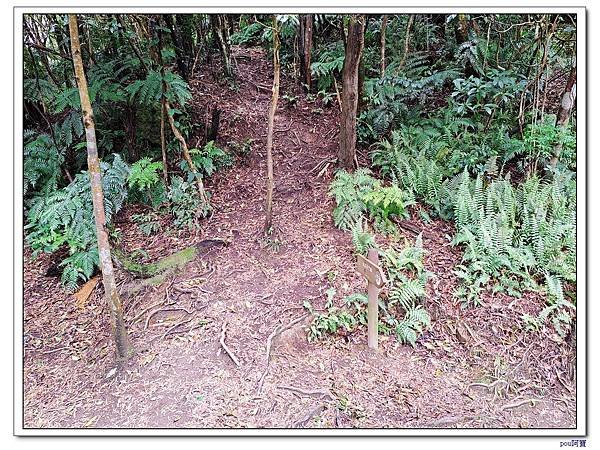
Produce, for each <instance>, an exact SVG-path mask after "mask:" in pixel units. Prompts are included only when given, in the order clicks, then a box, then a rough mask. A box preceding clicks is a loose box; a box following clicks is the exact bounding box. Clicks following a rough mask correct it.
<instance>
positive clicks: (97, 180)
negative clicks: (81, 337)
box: [69, 14, 133, 360]
mask: <svg viewBox="0 0 600 450" xmlns="http://www.w3.org/2000/svg"><path fill="white" fill-rule="evenodd" d="M69 31H70V35H71V53H72V55H73V66H74V68H75V79H76V80H77V86H78V88H79V97H80V99H81V110H82V113H83V125H84V126H85V137H86V142H87V154H88V170H89V174H90V183H91V187H92V203H93V206H94V219H95V222H96V236H97V238H98V255H99V257H100V269H101V270H102V281H103V284H104V292H105V295H106V301H107V303H108V306H109V310H110V323H111V329H112V334H113V337H114V339H115V344H116V348H117V356H118V358H119V359H121V360H123V359H127V358H128V357H129V356H131V355H132V354H133V347H132V346H131V342H130V340H129V336H128V335H127V330H126V329H125V321H124V320H123V305H122V304H121V298H120V297H119V292H118V291H117V283H116V282H115V274H114V270H113V263H112V259H111V252H110V244H109V241H108V233H107V231H106V214H105V211H104V193H103V191H102V176H101V174H100V160H99V159H98V147H97V145H96V130H95V126H94V112H93V110H92V105H91V103H90V96H89V93H88V86H87V80H86V78H85V73H84V71H83V61H82V59H81V46H80V43H79V30H78V29H77V17H76V16H75V15H74V14H69Z"/></svg>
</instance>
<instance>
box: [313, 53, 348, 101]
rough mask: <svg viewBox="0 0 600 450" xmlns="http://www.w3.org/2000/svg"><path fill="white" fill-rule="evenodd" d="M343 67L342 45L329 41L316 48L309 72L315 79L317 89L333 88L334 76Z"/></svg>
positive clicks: (327, 89) (326, 89)
mask: <svg viewBox="0 0 600 450" xmlns="http://www.w3.org/2000/svg"><path fill="white" fill-rule="evenodd" d="M343 67H344V47H343V44H342V43H341V42H334V43H330V44H327V45H325V46H324V47H323V48H320V49H318V50H317V52H316V55H315V56H314V60H313V62H312V63H311V65H310V71H311V74H312V76H313V77H315V78H316V79H317V89H318V90H319V91H329V90H331V89H333V87H334V86H333V85H334V77H335V76H336V75H338V74H340V73H341V72H342V68H343Z"/></svg>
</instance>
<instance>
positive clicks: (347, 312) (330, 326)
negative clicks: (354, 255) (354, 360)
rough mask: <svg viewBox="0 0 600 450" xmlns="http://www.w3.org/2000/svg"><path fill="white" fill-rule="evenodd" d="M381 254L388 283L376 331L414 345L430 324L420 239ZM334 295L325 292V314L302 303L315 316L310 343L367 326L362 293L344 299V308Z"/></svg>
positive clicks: (365, 306)
mask: <svg viewBox="0 0 600 450" xmlns="http://www.w3.org/2000/svg"><path fill="white" fill-rule="evenodd" d="M380 253H381V255H382V256H383V267H384V270H385V271H386V273H387V279H388V284H387V293H384V294H383V295H382V297H381V298H380V302H379V310H380V311H379V312H380V315H379V317H380V320H379V324H378V328H379V331H380V332H381V333H384V334H387V335H389V334H392V333H394V334H395V335H396V337H397V338H398V340H399V341H400V342H402V343H408V344H411V345H413V346H414V345H415V343H416V341H417V339H418V337H419V335H421V334H422V333H423V332H424V331H425V330H426V329H427V328H428V327H429V326H430V323H431V319H430V317H429V314H428V313H427V311H426V310H425V309H424V308H423V305H422V299H423V297H424V295H425V285H426V283H427V280H428V278H429V277H430V276H431V274H430V273H428V272H427V271H426V270H425V268H424V266H423V256H424V249H423V243H422V239H421V236H420V235H419V236H418V237H417V239H416V241H415V244H414V245H408V243H406V245H405V246H404V247H403V248H401V249H397V248H394V247H391V248H389V249H387V250H386V251H380ZM334 296H335V291H334V290H330V291H328V299H327V302H326V304H325V308H326V312H324V313H316V312H315V311H314V309H313V308H312V305H310V303H308V302H305V307H307V309H309V311H311V312H312V313H313V316H314V318H313V321H312V322H311V324H310V325H309V328H308V340H309V341H315V340H318V339H323V338H325V337H326V336H327V335H329V334H336V333H339V332H340V331H343V332H344V333H351V332H354V331H355V330H356V329H357V328H358V327H360V326H363V325H366V324H367V305H368V299H367V296H366V295H365V294H362V293H356V294H352V295H350V296H347V297H345V298H344V306H343V307H336V306H334V303H333V299H334Z"/></svg>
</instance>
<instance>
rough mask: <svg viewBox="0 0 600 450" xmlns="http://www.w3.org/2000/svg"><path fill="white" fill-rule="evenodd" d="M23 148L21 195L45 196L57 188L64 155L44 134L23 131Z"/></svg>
mask: <svg viewBox="0 0 600 450" xmlns="http://www.w3.org/2000/svg"><path fill="white" fill-rule="evenodd" d="M24 140H25V145H24V147H23V194H24V196H25V197H27V196H28V194H30V193H32V192H35V193H37V194H38V195H47V194H49V193H51V192H53V191H55V190H56V189H57V188H58V185H59V182H60V179H61V165H62V164H63V162H64V154H63V153H62V152H61V151H60V150H59V149H58V148H56V146H55V145H54V142H53V141H52V138H51V137H50V136H49V135H48V134H45V133H41V134H37V133H35V132H33V131H25V133H24Z"/></svg>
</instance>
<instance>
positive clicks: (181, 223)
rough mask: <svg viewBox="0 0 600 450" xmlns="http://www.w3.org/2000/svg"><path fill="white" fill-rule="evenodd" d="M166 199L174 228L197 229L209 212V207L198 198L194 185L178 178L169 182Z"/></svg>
mask: <svg viewBox="0 0 600 450" xmlns="http://www.w3.org/2000/svg"><path fill="white" fill-rule="evenodd" d="M167 198H168V200H169V205H170V211H171V215H172V216H173V219H174V223H175V226H177V227H179V228H184V227H187V228H198V227H199V226H200V219H202V218H203V217H206V216H207V215H208V213H209V212H210V205H208V204H204V203H203V202H201V201H200V199H199V198H198V191H197V190H196V186H195V184H194V183H193V182H187V181H184V180H183V178H181V177H178V176H176V177H173V179H172V180H171V186H169V190H168V192H167Z"/></svg>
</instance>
